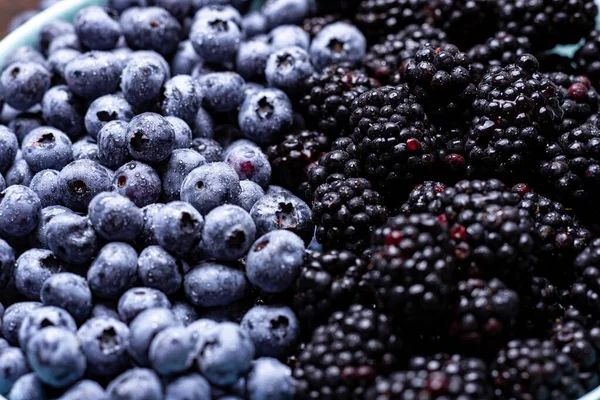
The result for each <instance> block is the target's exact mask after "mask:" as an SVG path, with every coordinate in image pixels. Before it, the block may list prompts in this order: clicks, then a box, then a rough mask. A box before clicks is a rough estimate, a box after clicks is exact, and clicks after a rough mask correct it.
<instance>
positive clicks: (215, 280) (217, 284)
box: [183, 262, 249, 307]
mask: <svg viewBox="0 0 600 400" xmlns="http://www.w3.org/2000/svg"><path fill="white" fill-rule="evenodd" d="M248 289H249V285H248V281H247V280H246V276H245V275H244V272H243V271H240V270H239V269H235V268H232V267H228V266H225V265H222V264H218V263H215V262H204V263H202V264H199V265H198V266H196V267H195V268H194V269H192V270H191V271H189V272H188V273H187V274H186V275H185V278H184V281H183V290H184V292H185V295H186V298H187V299H188V301H189V302H190V303H192V304H193V305H195V306H197V307H216V306H224V305H228V304H231V303H233V302H235V301H237V300H240V299H242V298H244V297H245V296H246V294H247V293H248Z"/></svg>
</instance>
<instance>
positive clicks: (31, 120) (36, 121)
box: [0, 112, 45, 156]
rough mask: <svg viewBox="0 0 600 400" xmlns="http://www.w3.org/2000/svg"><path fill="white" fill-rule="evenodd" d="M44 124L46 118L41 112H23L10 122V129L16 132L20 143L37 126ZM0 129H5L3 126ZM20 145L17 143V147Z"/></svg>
mask: <svg viewBox="0 0 600 400" xmlns="http://www.w3.org/2000/svg"><path fill="white" fill-rule="evenodd" d="M44 124H45V123H44V119H43V117H42V114H41V113H39V112H37V113H31V112H23V113H20V114H18V115H16V116H15V118H14V119H12V120H11V121H10V122H9V124H8V129H10V130H11V131H12V132H13V133H14V134H15V136H16V137H17V141H18V143H20V142H21V141H22V140H23V138H24V137H25V136H27V134H28V133H29V132H31V131H32V130H34V129H35V128H39V127H40V126H44ZM0 130H2V131H4V128H3V127H2V128H0ZM5 140H6V139H5ZM11 147H12V144H11ZM18 147H19V145H18V144H17V149H18ZM15 156H16V153H15Z"/></svg>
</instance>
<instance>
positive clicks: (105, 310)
mask: <svg viewBox="0 0 600 400" xmlns="http://www.w3.org/2000/svg"><path fill="white" fill-rule="evenodd" d="M90 318H111V319H114V320H117V321H120V320H121V318H120V317H119V313H118V312H117V309H116V306H114V305H113V304H112V303H102V302H100V301H96V302H95V304H94V307H93V308H92V313H91V314H90Z"/></svg>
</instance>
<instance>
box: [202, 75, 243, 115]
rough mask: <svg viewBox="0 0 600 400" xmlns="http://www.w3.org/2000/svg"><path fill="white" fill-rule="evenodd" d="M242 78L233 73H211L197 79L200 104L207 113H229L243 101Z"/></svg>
mask: <svg viewBox="0 0 600 400" xmlns="http://www.w3.org/2000/svg"><path fill="white" fill-rule="evenodd" d="M244 84H245V81H244V78H242V77H241V76H240V75H239V74H236V73H235V72H212V73H209V74H206V75H203V76H201V77H200V78H198V86H199V87H200V91H201V93H202V95H203V101H202V104H203V105H204V107H206V109H207V110H208V111H213V112H220V113H222V112H229V111H233V110H235V109H236V108H237V107H238V106H239V105H240V104H241V103H242V101H243V100H244Z"/></svg>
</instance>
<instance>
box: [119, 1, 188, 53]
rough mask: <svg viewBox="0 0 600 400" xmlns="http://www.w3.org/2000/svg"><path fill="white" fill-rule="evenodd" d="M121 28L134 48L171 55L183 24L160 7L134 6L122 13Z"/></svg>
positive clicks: (177, 42)
mask: <svg viewBox="0 0 600 400" xmlns="http://www.w3.org/2000/svg"><path fill="white" fill-rule="evenodd" d="M121 29H122V30H123V36H125V40H126V41H127V44H128V45H129V47H131V48H132V49H139V50H154V51H156V52H157V53H160V54H162V55H163V56H169V55H171V54H173V53H175V51H176V50H177V45H178V44H179V38H180V34H181V25H180V24H179V22H178V21H177V19H175V17H173V16H172V15H171V14H169V12H168V11H167V10H165V9H163V8H160V7H143V8H142V7H132V8H129V9H127V10H125V11H124V12H123V14H121Z"/></svg>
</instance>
